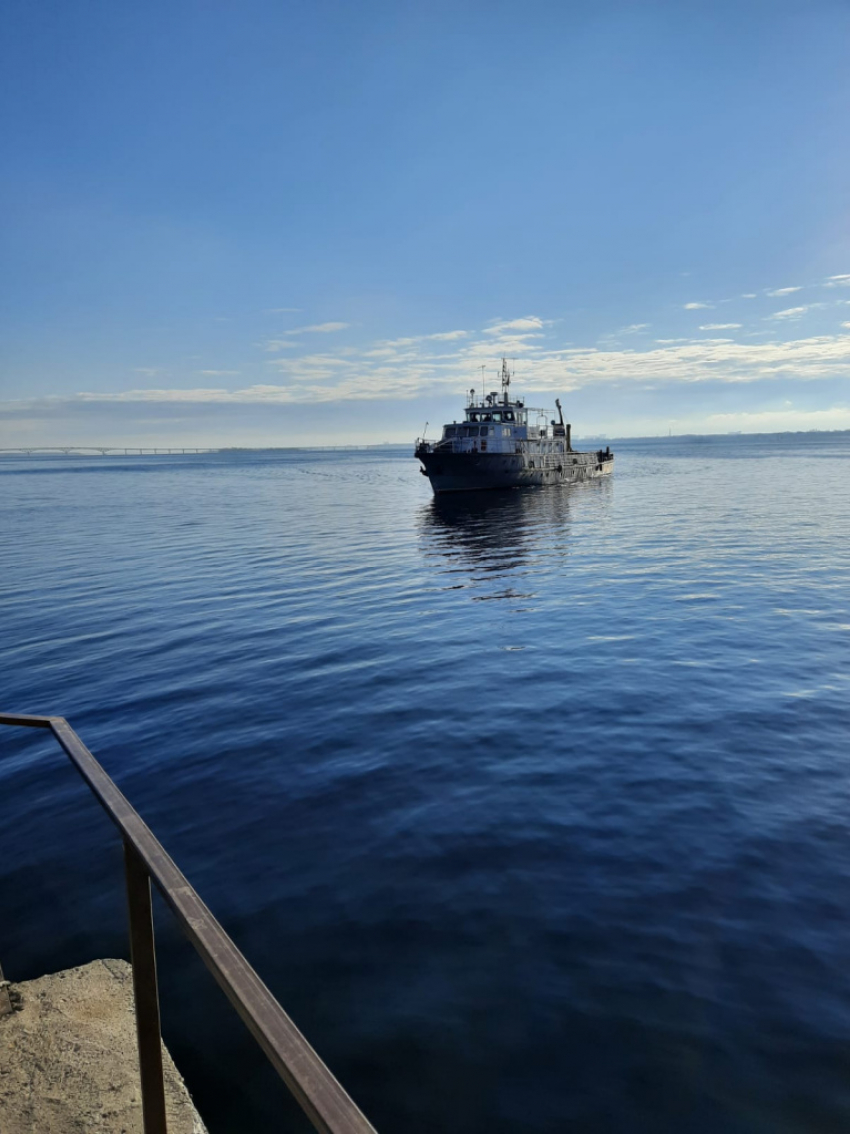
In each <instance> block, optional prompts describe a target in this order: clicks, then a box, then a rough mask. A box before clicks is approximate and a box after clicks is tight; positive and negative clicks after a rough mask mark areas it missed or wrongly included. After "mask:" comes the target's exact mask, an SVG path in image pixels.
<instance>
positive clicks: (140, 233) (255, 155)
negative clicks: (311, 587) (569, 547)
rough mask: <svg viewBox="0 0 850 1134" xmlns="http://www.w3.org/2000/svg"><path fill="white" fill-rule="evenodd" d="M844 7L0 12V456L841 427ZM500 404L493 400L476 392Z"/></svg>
mask: <svg viewBox="0 0 850 1134" xmlns="http://www.w3.org/2000/svg"><path fill="white" fill-rule="evenodd" d="M848 48H850V6H848V5H847V4H846V3H844V2H842V3H837V2H827V0H807V2H805V3H802V2H801V3H796V2H795V3H785V2H782V0H775V2H770V3H760V2H751V3H748V2H747V0H738V2H736V3H724V2H723V0H713V2H711V3H709V2H704V3H688V2H686V0H680V2H678V3H636V2H631V3H605V2H604V0H602V2H594V3H576V4H570V3H556V4H551V3H550V4H547V3H540V4H535V3H523V4H519V3H487V4H476V3H466V4H464V3H451V4H441V3H435V2H429V3H427V4H426V3H417V4H403V3H395V4H383V3H382V4H376V3H370V2H368V0H364V2H362V3H358V4H352V3H348V4H331V3H323V2H315V3H288V4H287V3H274V4H272V3H268V4H266V3H253V2H251V0H248V2H245V3H240V4H238V5H237V4H216V3H200V2H198V3H180V2H179V0H177V2H175V3H170V4H157V3H147V4H143V5H135V4H133V5H131V4H129V3H123V2H115V0H112V2H110V3H97V2H95V3H75V2H73V0H70V2H69V0H66V2H64V3H62V4H50V3H42V4H40V5H33V4H31V3H19V2H17V0H7V3H6V4H5V5H4V16H3V36H2V48H0V64H2V66H0V84H2V105H3V107H4V111H3V114H4V124H3V137H4V143H3V149H4V161H3V167H2V180H0V203H1V204H2V213H3V218H4V224H3V226H2V227H3V235H2V256H0V264H2V358H0V447H2V446H4V445H5V446H8V445H16V444H23V443H30V444H60V443H64V444H86V443H101V444H110V443H122V444H132V443H134V442H135V443H136V444H155V443H157V442H160V443H163V444H164V443H166V442H169V441H170V442H172V443H175V444H176V443H180V442H183V443H186V444H234V445H240V444H245V445H262V444H278V445H286V444H295V443H299V442H310V443H321V442H322V441H323V440H326V441H328V442H329V443H339V442H340V441H341V440H344V439H346V438H349V439H351V440H352V441H355V442H367V441H382V440H409V439H411V438H412V437H413V436H415V435H416V434H417V433H419V432H421V429H422V426H423V424H424V421H425V420H426V419H427V420H430V421H431V422H432V426H433V424H434V423H437V422H439V421H442V420H446V419H449V420H450V419H452V418H453V417H455V416H457V414H458V410H459V407H460V406H461V405H462V401H463V391H464V390H466V389H468V388H469V387H470V386H472V385H473V384H477V383H479V382H480V380H481V370H480V367H481V366H482V365H484V366H486V367H487V373H488V374H490V375H493V374H495V371H496V369H497V368H498V365H499V358H500V356H501V355H502V354H506V355H508V356H509V357H510V358H511V359H513V364H514V367H515V370H516V385H515V389H517V390H518V391H519V390H522V391H524V392H526V393H527V394H528V395H529V396H530V397H532V398H533V399H535V400H543V401H544V403H546V404H551V403H552V401H553V399H554V397H555V396H556V395H557V394H559V393H560V394H561V395H563V398H564V401H565V405H566V408H567V411H568V416H569V417H570V418H571V419H572V421H573V422H574V423H575V429H576V433H577V434H578V435H581V434H582V433H584V434H592V433H605V434H608V435H609V436H622V435H636V434H645V433H661V432H663V433H666V432H667V430H668V429H672V430H673V431H674V432H686V431H687V432H724V431H727V430H744V431H750V430H753V431H763V430H774V429H796V428H803V429H808V428H825V429H828V428H850V144H848V143H850V138H849V137H848V133H850V131H848V123H850V67H848V66H847V58H848ZM492 386H493V382H492V381H490V380H489V378H488V388H492Z"/></svg>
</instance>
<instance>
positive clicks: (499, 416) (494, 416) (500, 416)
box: [493, 413, 502, 421]
mask: <svg viewBox="0 0 850 1134" xmlns="http://www.w3.org/2000/svg"><path fill="white" fill-rule="evenodd" d="M501 420H502V415H501V414H500V413H494V414H493V421H501Z"/></svg>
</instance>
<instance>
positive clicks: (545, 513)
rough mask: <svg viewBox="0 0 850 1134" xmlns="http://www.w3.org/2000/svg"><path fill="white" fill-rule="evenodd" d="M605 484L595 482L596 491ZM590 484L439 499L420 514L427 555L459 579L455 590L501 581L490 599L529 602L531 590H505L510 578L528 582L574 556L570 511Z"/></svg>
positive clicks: (424, 508)
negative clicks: (542, 571) (525, 578)
mask: <svg viewBox="0 0 850 1134" xmlns="http://www.w3.org/2000/svg"><path fill="white" fill-rule="evenodd" d="M600 483H601V482H593V487H596V486H598V485H599V484H600ZM586 487H587V485H585V484H580V485H563V486H553V487H552V488H548V489H544V490H542V491H541V489H539V488H528V489H524V488H519V489H513V490H510V489H509V490H506V491H495V492H492V491H491V492H463V493H456V494H443V495H440V496H434V497H433V498H432V499H431V500H429V502H428V503H427V504H425V505H423V507H422V509H421V510H420V513H419V517H418V521H419V524H418V526H419V543H420V547H421V550H422V554H423V555H424V556H425V557H426V558H427V559H429V560H431V561H432V565H433V561H434V560H436V561H437V566H438V567H440V568H442V570H444V571H446V572H448V573H449V574H451V575H452V576H458V575H459V574H460V575H466V576H470V578H468V579H467V580H465V581H462V580H461V579H459V578H454V579H453V581H452V582H451V583H450V584H449V585H451V586H455V587H463V586H466V585H472V584H475V585H476V589H477V590H480V587H481V584H482V583H483V582H485V581H487V580H489V581H491V582H492V581H493V580H495V579H500V580H502V583H501V584H500V589H499V591H498V592H497V593H492V594H488V595H486V596H484V595H478V596H477V597H479V598H481V597H489V598H522V597H530V595H529V593H528V589H527V587H525V586H522V587H521V589H520V590H519V591H517V590H515V589H514V588H513V587H512V586H510V585H509V586H508V587H507V589H505V587H504V583H505V581H506V580H510V579H511V577H513V578H515V579H518V578H519V577H528V576H531V575H533V574H535V573H537V572H538V571H539V570H543V569H549V568H552V567H553V566H554V565H555V563H557V562H559V561H563V560H564V559H566V557H567V556H568V554H569V543H570V512H571V509H572V507H573V501H574V495H573V494H574V492H575V491H576V490H578V491H579V492H581V491H582V490H583V489H585V488H586Z"/></svg>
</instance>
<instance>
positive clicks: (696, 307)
mask: <svg viewBox="0 0 850 1134" xmlns="http://www.w3.org/2000/svg"><path fill="white" fill-rule="evenodd" d="M713 306H714V304H713V303H686V304H685V305H684V310H685V311H702V310H703V309H705V308H711V307H713Z"/></svg>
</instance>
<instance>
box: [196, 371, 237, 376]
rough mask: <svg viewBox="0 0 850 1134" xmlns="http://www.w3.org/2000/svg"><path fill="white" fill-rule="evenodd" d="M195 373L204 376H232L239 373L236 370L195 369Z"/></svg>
mask: <svg viewBox="0 0 850 1134" xmlns="http://www.w3.org/2000/svg"><path fill="white" fill-rule="evenodd" d="M195 373H196V374H203V376H204V377H205V378H233V377H235V376H236V375H238V374H239V371H238V370H196V371H195Z"/></svg>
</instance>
